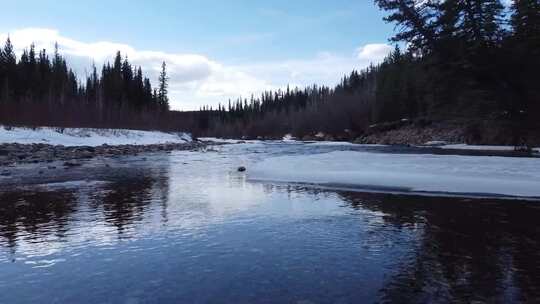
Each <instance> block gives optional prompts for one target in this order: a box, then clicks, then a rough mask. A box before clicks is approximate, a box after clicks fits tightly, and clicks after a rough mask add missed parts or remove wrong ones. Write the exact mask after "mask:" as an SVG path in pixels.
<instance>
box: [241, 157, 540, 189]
mask: <svg viewBox="0 0 540 304" xmlns="http://www.w3.org/2000/svg"><path fill="white" fill-rule="evenodd" d="M248 171H249V174H248V176H249V178H250V179H251V180H259V181H276V182H294V183H310V184H318V185H321V186H328V185H347V186H348V187H351V186H352V187H355V188H362V189H398V190H400V191H406V192H432V193H441V192H442V193H454V194H460V195H463V194H470V195H497V196H511V197H514V196H519V197H528V198H540V160H538V159H534V158H510V157H478V156H453V155H431V154H429V155H424V154H383V153H368V152H354V151H336V152H331V153H324V154H315V155H303V156H281V157H275V158H270V159H266V160H263V161H262V162H260V163H258V164H255V165H254V167H252V168H250V169H249V170H248Z"/></svg>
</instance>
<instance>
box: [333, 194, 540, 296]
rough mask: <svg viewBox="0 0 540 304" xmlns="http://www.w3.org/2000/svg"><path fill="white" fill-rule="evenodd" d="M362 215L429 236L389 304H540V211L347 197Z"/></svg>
mask: <svg viewBox="0 0 540 304" xmlns="http://www.w3.org/2000/svg"><path fill="white" fill-rule="evenodd" d="M340 195H341V196H342V197H343V199H344V200H345V201H347V202H349V203H350V206H352V207H353V208H355V209H367V210H372V211H377V212H381V213H383V216H382V219H383V220H384V222H385V224H390V225H393V226H394V227H396V228H397V229H412V228H413V227H414V228H415V229H417V228H421V229H420V231H421V237H420V242H419V244H416V245H415V246H416V247H415V250H414V257H413V258H412V259H408V258H404V259H403V260H402V261H399V264H400V266H399V267H398V269H397V270H396V273H395V274H394V275H392V277H391V279H389V280H388V282H387V283H386V284H385V287H384V288H383V289H382V290H381V297H382V299H383V301H385V302H394V303H395V302H403V301H405V302H414V303H418V302H420V303H429V302H434V301H435V300H437V301H438V302H440V301H441V300H443V299H446V300H447V301H448V302H455V301H460V302H464V303H470V302H473V301H480V302H490V303H492V302H509V301H510V302H515V301H526V302H530V301H532V302H536V303H538V302H540V226H538V219H539V218H540V207H538V206H537V205H535V204H534V203H526V202H518V201H496V200H488V199H485V200H468V199H456V198H439V197H411V196H400V195H381V194H366V193H353V192H346V193H340Z"/></svg>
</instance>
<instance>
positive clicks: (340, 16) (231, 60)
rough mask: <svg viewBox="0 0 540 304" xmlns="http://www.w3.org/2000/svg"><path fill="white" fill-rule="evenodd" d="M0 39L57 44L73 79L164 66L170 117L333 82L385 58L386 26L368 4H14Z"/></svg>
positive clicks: (363, 0)
mask: <svg viewBox="0 0 540 304" xmlns="http://www.w3.org/2000/svg"><path fill="white" fill-rule="evenodd" d="M2 6H3V11H4V12H11V13H10V14H3V16H2V18H0V38H2V39H4V38H5V36H6V35H7V34H8V33H9V34H10V35H11V36H12V39H13V40H14V43H15V46H16V47H17V48H18V49H19V51H20V49H22V48H23V47H26V46H27V45H26V44H29V43H30V42H32V41H34V42H35V43H36V44H37V46H38V47H45V48H47V49H49V48H50V46H51V45H52V43H53V41H58V42H59V44H60V46H61V49H62V50H63V51H64V52H65V54H66V56H67V57H68V59H69V60H70V62H71V63H72V64H73V65H74V66H76V69H77V72H78V73H79V74H84V73H85V70H87V69H88V67H89V66H90V64H91V62H92V61H95V62H96V63H97V64H101V63H102V62H103V61H105V60H109V59H110V57H111V56H112V54H113V53H114V52H115V50H116V49H120V50H122V51H124V53H127V54H128V56H129V58H130V60H132V61H133V62H134V63H135V64H140V65H142V66H143V69H145V70H146V71H147V73H148V74H149V76H150V77H151V78H152V79H155V78H156V77H157V76H156V75H157V74H156V73H157V70H158V67H159V62H160V61H161V60H165V61H166V62H167V63H168V64H169V66H170V74H171V101H172V106H173V108H175V109H195V108H198V107H199V106H200V105H202V104H214V105H215V104H217V103H218V102H226V100H227V99H228V98H233V97H236V96H239V95H242V96H245V95H249V94H251V93H255V94H258V93H260V91H262V90H265V89H275V88H280V87H284V86H286V85H287V84H291V85H298V86H304V85H309V84H311V83H319V84H327V85H333V84H335V83H336V82H337V81H338V80H339V78H340V77H341V76H342V75H343V74H344V73H347V72H349V71H350V70H352V69H354V68H362V67H365V66H366V65H367V64H369V62H371V61H378V60H380V58H381V56H384V54H385V53H386V52H387V51H388V49H389V48H388V47H387V46H386V45H385V44H386V43H387V38H388V37H389V36H390V35H391V34H392V30H393V27H392V25H388V24H385V23H384V22H383V21H382V17H383V13H382V12H380V11H379V10H378V9H377V8H376V6H375V5H374V4H373V1H371V0H360V1H359V0H356V1H352V0H335V1H327V0H326V1H306V0H294V1H291V0H288V1H285V0H277V1H223V0H222V1H209V0H198V1H195V0H188V1H185V0H183V1H170V0H160V1H142V0H136V1H125V0H121V1H118V0H115V1H84V2H83V1H64V0H62V1H58V0H57V1H49V0H41V1H33V0H26V1H25V2H24V9H22V8H21V3H20V2H18V1H10V2H6V3H3V4H2Z"/></svg>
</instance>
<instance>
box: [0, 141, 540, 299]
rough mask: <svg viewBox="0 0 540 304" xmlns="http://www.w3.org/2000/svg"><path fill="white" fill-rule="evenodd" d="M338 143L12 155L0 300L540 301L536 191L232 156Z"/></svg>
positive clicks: (2, 228)
mask: <svg viewBox="0 0 540 304" xmlns="http://www.w3.org/2000/svg"><path fill="white" fill-rule="evenodd" d="M343 149H354V148H353V147H349V146H340V145H337V146H332V145H321V146H309V145H305V144H281V143H279V144H278V143H251V144H249V143H248V144H240V145H225V146H216V147H211V148H209V149H207V150H206V151H199V152H189V151H178V152H172V153H161V154H160V153H158V154H148V155H141V156H130V157H118V158H113V159H94V160H89V161H87V162H86V163H85V164H84V165H83V166H81V167H75V168H69V169H66V168H63V167H61V165H58V164H54V163H53V164H47V165H42V164H29V165H24V166H21V167H20V168H18V169H17V170H16V172H14V173H13V175H12V176H10V177H9V178H3V179H1V180H0V303H304V304H305V303H375V302H383V303H384V302H388V303H430V302H438V303H460V302H461V303H470V302H474V301H478V302H490V303H509V302H531V303H533V302H539V301H540V226H539V225H538V219H539V218H540V205H538V202H531V201H520V200H498V199H495V198H483V199H481V198H458V197H437V196H415V195H402V194H384V193H366V192H354V191H338V190H331V189H317V188H314V187H306V186H302V185H295V184H286V183H272V182H254V181H250V180H249V179H248V178H247V175H246V173H242V172H238V171H237V168H238V167H239V166H246V167H247V170H248V172H249V168H250V166H251V165H252V164H254V163H256V162H258V161H260V160H262V159H265V158H268V157H272V156H281V155H298V154H308V153H320V152H327V151H334V150H343ZM362 149H364V150H369V151H371V152H373V153H396V152H400V153H432V152H433V151H427V150H422V151H419V150H416V149H410V150H403V148H402V149H401V150H399V149H398V150H397V151H396V150H395V149H391V148H384V147H364V148H362Z"/></svg>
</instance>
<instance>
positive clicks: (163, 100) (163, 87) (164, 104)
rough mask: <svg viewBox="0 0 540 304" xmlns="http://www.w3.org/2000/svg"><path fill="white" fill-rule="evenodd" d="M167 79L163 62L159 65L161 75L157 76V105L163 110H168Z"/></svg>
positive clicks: (165, 66)
mask: <svg viewBox="0 0 540 304" xmlns="http://www.w3.org/2000/svg"><path fill="white" fill-rule="evenodd" d="M168 87H169V77H168V76H167V65H166V63H165V61H163V63H162V64H161V73H160V74H159V89H158V95H157V98H158V103H159V107H160V108H161V109H162V110H164V111H168V110H169V97H168Z"/></svg>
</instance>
